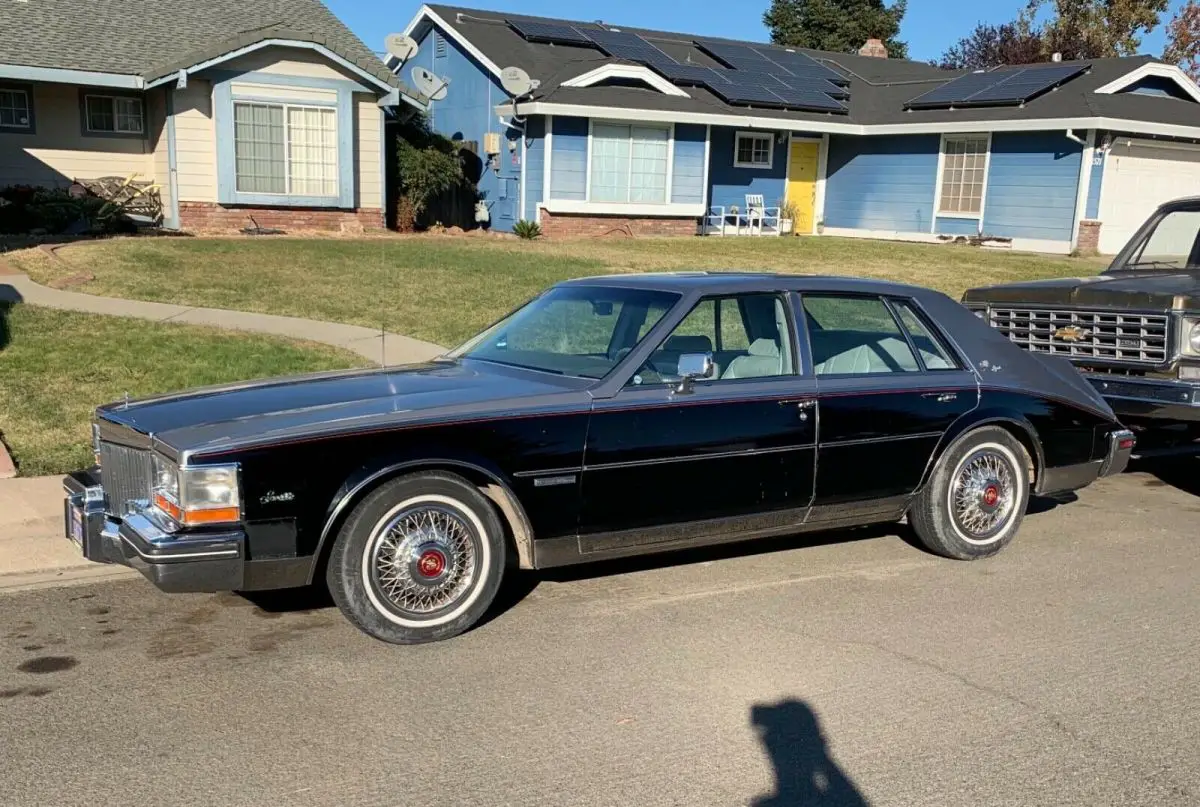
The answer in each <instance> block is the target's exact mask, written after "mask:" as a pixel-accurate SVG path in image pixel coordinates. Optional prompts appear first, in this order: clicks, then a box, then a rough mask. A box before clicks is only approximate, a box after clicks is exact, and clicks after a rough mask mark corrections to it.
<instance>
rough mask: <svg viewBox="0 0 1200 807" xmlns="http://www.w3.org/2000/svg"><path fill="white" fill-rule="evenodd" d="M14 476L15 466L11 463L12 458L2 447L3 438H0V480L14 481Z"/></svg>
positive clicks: (15, 473) (15, 474)
mask: <svg viewBox="0 0 1200 807" xmlns="http://www.w3.org/2000/svg"><path fill="white" fill-rule="evenodd" d="M16 476H17V465H16V463H14V462H13V460H12V456H11V455H10V454H9V453H8V449H7V448H6V447H5V446H4V440H3V438H0V479H14V478H16Z"/></svg>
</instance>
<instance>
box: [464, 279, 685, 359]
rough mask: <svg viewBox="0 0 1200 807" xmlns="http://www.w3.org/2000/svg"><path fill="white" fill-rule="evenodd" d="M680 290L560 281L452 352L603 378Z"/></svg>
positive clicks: (664, 311) (475, 357) (674, 298)
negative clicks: (566, 284)
mask: <svg viewBox="0 0 1200 807" xmlns="http://www.w3.org/2000/svg"><path fill="white" fill-rule="evenodd" d="M678 302H679V295H678V294H673V293H670V292H663V291H652V290H649V289H625V288H611V287H605V286H560V287H558V288H554V289H551V290H550V291H548V292H546V293H545V294H543V295H541V296H540V297H538V298H536V299H534V300H533V301H532V302H530V303H528V304H527V305H525V306H524V307H522V308H519V309H517V310H516V311H515V312H513V313H512V314H509V315H508V316H507V317H505V318H504V319H502V320H500V322H497V323H496V324H495V325H493V326H492V327H490V328H488V329H487V330H486V331H484V332H483V333H481V334H479V335H478V336H476V337H475V338H474V339H472V340H471V341H469V342H467V343H466V344H465V345H463V346H462V347H460V348H458V349H457V350H455V351H454V352H453V353H452V354H451V355H452V356H455V357H460V358H466V359H477V360H480V361H488V362H492V363H494V364H507V365H510V366H513V367H524V368H526V369H529V370H540V371H541V372H545V373H557V374H559V375H570V376H578V377H581V378H603V377H604V376H606V375H608V373H609V371H610V370H612V369H613V368H614V367H616V366H617V364H618V363H619V362H620V361H621V360H622V359H623V358H625V356H627V355H628V354H629V351H631V350H632V349H633V348H634V347H635V346H636V345H637V344H638V343H639V342H641V341H642V339H644V338H645V337H646V334H647V333H649V332H650V329H651V328H653V327H654V326H655V325H657V324H658V321H659V320H660V319H662V318H663V315H664V314H666V313H667V312H668V311H670V310H671V308H673V307H674V306H675V304H676V303H678Z"/></svg>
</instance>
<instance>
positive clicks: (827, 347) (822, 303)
mask: <svg viewBox="0 0 1200 807" xmlns="http://www.w3.org/2000/svg"><path fill="white" fill-rule="evenodd" d="M804 313H805V319H807V320H808V338H809V343H810V344H811V345H812V353H813V367H814V369H815V371H816V374H817V375H819V376H821V375H872V374H876V373H915V372H918V371H919V370H920V369H921V368H920V365H919V364H917V357H916V356H914V355H913V352H912V348H911V347H909V344H908V339H907V338H906V337H905V335H904V332H903V331H901V330H900V326H899V325H898V324H897V323H896V318H895V317H893V316H892V312H891V311H890V310H889V309H888V306H887V304H886V303H884V301H883V300H882V299H880V298H879V297H843V296H838V295H805V296H804Z"/></svg>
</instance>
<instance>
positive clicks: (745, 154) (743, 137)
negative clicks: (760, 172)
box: [733, 132, 775, 168]
mask: <svg viewBox="0 0 1200 807" xmlns="http://www.w3.org/2000/svg"><path fill="white" fill-rule="evenodd" d="M774 152H775V136H774V135H772V134H756V133H754V132H738V133H737V137H736V138H735V140H734V144H733V164H734V166H735V167H736V168H770V167H771V165H772V164H773V163H774V159H773V157H774Z"/></svg>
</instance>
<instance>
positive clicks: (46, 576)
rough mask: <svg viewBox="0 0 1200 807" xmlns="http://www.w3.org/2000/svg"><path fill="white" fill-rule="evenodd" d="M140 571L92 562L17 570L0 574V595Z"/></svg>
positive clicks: (121, 577)
mask: <svg viewBox="0 0 1200 807" xmlns="http://www.w3.org/2000/svg"><path fill="white" fill-rule="evenodd" d="M139 576H140V575H138V573H137V572H136V571H135V570H133V569H129V568H127V567H125V566H113V565H109V564H99V563H91V562H90V561H89V562H88V564H87V565H86V566H75V567H69V568H66V569H51V570H45V571H34V572H15V573H13V574H6V575H0V597H2V596H4V595H5V594H17V593H20V592H23V591H37V590H39V589H45V588H60V587H62V586H80V585H84V584H86V583H103V582H107V581H109V580H125V579H132V578H134V577H139Z"/></svg>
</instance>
